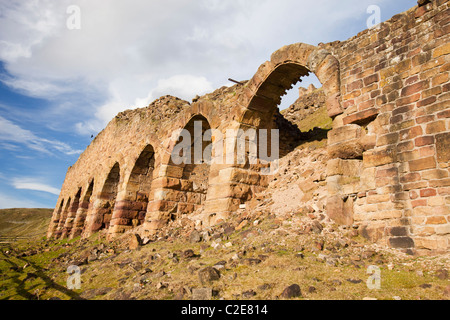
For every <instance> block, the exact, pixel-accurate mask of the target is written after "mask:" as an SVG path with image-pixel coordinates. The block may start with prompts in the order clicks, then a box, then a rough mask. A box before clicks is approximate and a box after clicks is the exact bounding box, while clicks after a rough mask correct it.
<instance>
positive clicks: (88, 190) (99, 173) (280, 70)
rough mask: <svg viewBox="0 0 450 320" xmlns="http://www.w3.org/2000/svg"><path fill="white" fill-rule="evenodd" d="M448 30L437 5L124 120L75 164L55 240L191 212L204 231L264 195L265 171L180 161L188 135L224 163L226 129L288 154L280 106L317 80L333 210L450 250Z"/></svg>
mask: <svg viewBox="0 0 450 320" xmlns="http://www.w3.org/2000/svg"><path fill="white" fill-rule="evenodd" d="M449 25H450V14H449V2H448V1H443V0H437V1H432V2H430V3H428V4H425V5H422V6H420V7H414V8H411V9H410V10H409V11H407V12H405V13H402V14H399V15H396V16H394V17H393V18H392V19H390V20H389V21H387V22H384V23H382V24H381V25H379V26H378V27H376V28H373V29H370V30H365V31H363V32H361V33H360V34H358V35H356V36H355V37H353V38H351V39H348V40H347V41H343V42H333V43H328V44H320V45H319V46H318V47H315V46H311V45H307V44H302V43H298V44H293V45H289V46H285V47H283V48H281V49H279V50H278V51H276V52H275V53H274V54H273V55H272V56H271V59H270V61H267V62H265V63H263V64H262V65H261V66H260V68H259V69H258V70H257V72H256V74H255V75H254V76H253V78H252V79H250V80H249V81H244V82H242V83H241V84H237V85H235V86H233V87H230V88H227V87H223V88H221V89H218V90H216V91H215V92H213V93H211V94H207V95H205V96H203V97H199V98H196V99H195V101H194V102H192V103H188V102H186V101H182V100H179V99H177V98H174V97H169V96H167V97H162V98H160V99H158V100H156V101H155V102H153V103H152V104H151V105H150V106H148V107H147V108H143V109H136V110H132V111H126V112H123V113H120V114H119V115H118V116H117V117H116V118H115V119H113V120H112V121H111V122H110V123H109V124H108V126H107V127H106V128H105V129H104V130H103V131H102V132H101V133H100V134H99V135H98V136H97V137H96V138H95V140H94V141H93V142H92V143H91V145H90V146H89V147H88V148H87V149H86V150H85V152H84V153H83V154H82V155H81V156H80V158H79V160H78V161H77V162H76V163H75V164H74V166H73V167H71V168H69V170H68V172H67V175H66V179H65V182H64V185H63V187H62V190H61V194H60V197H59V199H58V203H57V205H56V208H55V212H54V215H53V219H52V222H51V225H50V227H49V231H48V236H49V237H75V236H79V235H83V236H89V235H91V234H92V233H94V232H96V231H98V230H102V229H107V230H108V234H109V235H110V236H111V237H113V236H115V235H118V234H120V233H123V232H125V231H127V230H131V229H133V228H135V227H137V226H139V225H142V226H143V229H144V230H145V232H146V233H147V234H150V235H151V234H154V233H155V232H156V231H157V230H158V229H160V228H161V227H163V226H165V225H166V224H167V223H168V221H170V220H174V219H183V218H186V217H191V216H192V215H196V217H197V219H200V220H201V221H202V223H203V225H206V226H208V225H211V224H215V223H217V222H219V221H221V220H222V219H226V218H228V217H230V216H232V215H233V213H234V212H236V210H237V209H238V208H239V206H240V205H241V204H243V203H245V202H246V201H249V200H251V199H252V198H253V197H254V195H255V194H257V193H260V192H261V191H263V190H264V189H265V188H266V187H267V184H268V181H269V177H268V176H266V175H263V174H261V169H262V168H263V167H264V165H263V164H262V163H261V162H260V161H258V162H257V163H256V164H251V163H249V162H248V161H247V162H246V163H245V164H220V162H216V161H213V162H212V163H211V164H206V163H203V164H188V165H183V164H176V163H174V162H173V161H172V157H171V155H172V153H173V152H176V145H177V142H178V141H179V140H180V137H179V134H180V130H182V129H187V131H188V132H192V131H193V130H194V129H193V123H194V121H200V122H201V123H202V128H203V130H207V129H212V130H213V136H212V142H213V146H216V144H219V143H220V144H221V145H222V146H225V148H224V151H225V154H226V153H227V152H229V153H234V152H235V150H234V149H231V148H230V147H229V146H234V145H235V144H236V141H237V140H236V139H238V138H230V137H228V136H226V132H227V130H228V129H243V130H246V129H255V130H257V131H258V130H260V129H272V128H278V129H280V130H281V133H280V137H281V149H282V152H281V156H283V155H284V154H286V153H287V152H290V151H292V149H293V148H295V139H297V136H300V135H297V134H298V132H299V130H298V128H296V127H295V125H292V124H289V123H290V122H289V121H288V120H287V119H285V118H283V116H282V115H280V113H279V112H278V109H277V106H278V104H279V103H280V101H281V96H282V95H284V94H285V93H286V91H287V90H289V89H290V88H292V87H293V85H295V83H297V82H298V81H299V80H300V79H301V77H303V76H305V75H307V74H309V73H314V74H315V75H316V76H317V78H318V79H319V81H320V82H321V83H322V88H321V89H320V90H318V91H315V94H316V95H317V99H318V100H319V101H321V104H325V108H326V110H327V111H326V113H327V116H328V117H330V118H332V119H333V124H332V130H330V131H329V132H328V156H329V158H330V160H329V161H328V164H327V170H326V175H327V198H328V199H327V205H326V211H327V214H328V215H329V216H330V217H332V218H333V219H334V220H335V221H336V222H338V223H340V224H347V225H358V226H359V230H360V232H361V234H362V235H363V236H365V237H367V238H369V239H371V240H372V241H375V242H379V243H381V244H384V245H387V246H391V247H396V248H402V249H406V250H415V251H417V252H419V253H420V252H422V251H424V250H433V251H439V250H440V251H448V250H449V246H450V242H449V237H450V214H449V213H450V177H449V170H450V169H449V164H448V163H449V158H450V153H449V151H448V147H449V146H450V120H449V110H450V103H449V92H448V91H449V87H450V84H449V65H450V46H449ZM313 91H314V90H313ZM299 105H302V104H299ZM317 107H319V106H314V108H317ZM294 109H295V108H291V109H290V110H288V113H287V114H286V113H285V114H286V116H287V118H288V119H289V120H291V122H295V121H292V119H290V118H289V117H291V118H292V116H293V114H291V113H295V112H294V111H293V110H294ZM297 112H302V113H304V114H309V113H308V112H303V111H299V110H297ZM214 130H216V131H214ZM214 132H215V133H214ZM217 133H221V135H219V134H217ZM219 136H220V137H225V138H223V139H222V138H220V139H219ZM206 146H207V144H205V142H203V144H202V147H203V150H205V147H206ZM227 147H228V150H227ZM174 148H175V149H174ZM206 150H209V149H206ZM212 150H216V149H215V148H213V149H212ZM205 154H206V156H210V157H211V158H212V159H217V157H218V155H217V154H215V153H214V151H211V152H210V154H209V155H208V153H207V152H206V153H205Z"/></svg>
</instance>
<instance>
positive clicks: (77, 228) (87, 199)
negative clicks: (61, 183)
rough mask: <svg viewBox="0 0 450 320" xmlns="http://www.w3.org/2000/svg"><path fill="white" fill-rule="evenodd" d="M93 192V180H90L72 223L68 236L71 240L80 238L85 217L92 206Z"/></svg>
mask: <svg viewBox="0 0 450 320" xmlns="http://www.w3.org/2000/svg"><path fill="white" fill-rule="evenodd" d="M93 191H94V179H92V180H91V182H90V183H89V187H88V188H87V190H86V193H85V194H84V196H83V200H82V201H81V202H80V205H79V206H78V210H77V214H76V217H75V220H74V222H73V228H72V232H71V234H70V238H71V239H72V238H75V237H78V236H80V235H81V234H82V232H83V228H84V225H85V222H86V216H87V213H88V210H89V209H90V207H91V204H92V202H91V197H92V193H93Z"/></svg>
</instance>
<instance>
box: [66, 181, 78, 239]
mask: <svg viewBox="0 0 450 320" xmlns="http://www.w3.org/2000/svg"><path fill="white" fill-rule="evenodd" d="M80 198H81V188H79V189H78V192H77V194H76V195H75V198H74V199H73V202H72V205H71V206H70V210H69V214H68V216H67V219H66V222H65V223H64V228H63V232H62V235H61V238H66V237H67V236H69V235H70V233H71V231H72V227H73V223H74V221H75V217H76V215H77V211H78V207H79V205H80Z"/></svg>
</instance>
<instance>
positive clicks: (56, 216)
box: [47, 199, 64, 238]
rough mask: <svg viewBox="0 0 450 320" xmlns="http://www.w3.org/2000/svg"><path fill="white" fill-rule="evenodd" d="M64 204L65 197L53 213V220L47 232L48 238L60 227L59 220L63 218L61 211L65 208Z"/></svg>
mask: <svg viewBox="0 0 450 320" xmlns="http://www.w3.org/2000/svg"><path fill="white" fill-rule="evenodd" d="M63 206H64V199H62V200H61V202H60V204H59V206H56V208H58V209H56V211H55V212H54V214H53V217H52V221H51V224H50V227H49V230H48V233H47V237H48V238H51V237H53V236H54V235H55V231H56V229H57V227H58V224H59V220H60V219H61V213H62V210H63Z"/></svg>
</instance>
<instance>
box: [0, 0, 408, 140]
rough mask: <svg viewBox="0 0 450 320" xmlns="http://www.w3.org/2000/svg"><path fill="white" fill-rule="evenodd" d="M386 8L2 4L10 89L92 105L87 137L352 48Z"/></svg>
mask: <svg viewBox="0 0 450 320" xmlns="http://www.w3.org/2000/svg"><path fill="white" fill-rule="evenodd" d="M407 1H408V2H409V1H410V0H403V1H396V3H398V2H407ZM382 3H388V1H387V0H347V1H328V0H316V1H314V2H310V1H298V0H283V1H274V0H227V1H219V0H198V1H191V0H165V1H162V0H160V1H156V0H155V1H144V0H129V1H122V0H109V1H108V2H107V3H106V2H104V1H92V0H60V1H52V0H28V1H22V0H10V1H1V2H0V12H1V13H2V14H1V15H0V60H2V61H3V62H4V66H5V68H6V70H7V72H8V73H9V75H10V77H6V78H3V79H0V81H2V82H4V83H5V84H6V85H8V86H10V87H12V88H14V89H16V90H19V91H20V92H23V93H26V94H28V95H31V96H35V97H41V98H48V99H51V100H52V101H53V102H55V104H56V105H57V106H59V105H61V106H62V105H64V104H65V102H67V100H68V99H71V97H72V96H74V95H77V96H81V97H84V98H81V99H80V101H79V102H77V103H79V106H78V107H77V106H76V105H75V106H74V107H75V108H76V109H77V110H80V113H81V112H82V114H79V115H74V116H73V120H72V121H73V123H72V128H73V127H74V126H76V129H77V131H78V132H79V133H85V134H86V133H90V132H95V131H99V129H101V128H102V127H103V126H104V125H105V124H106V123H107V122H108V121H109V120H111V119H112V118H113V117H114V116H115V115H116V114H117V112H120V111H123V110H125V109H129V108H132V107H140V106H143V105H146V104H148V103H149V102H151V101H150V100H151V99H155V98H158V97H159V95H165V94H173V95H179V96H180V98H183V99H186V100H189V99H191V98H193V97H194V96H195V95H197V94H202V93H204V90H212V89H211V88H219V87H221V86H223V85H226V84H227V83H228V82H227V79H228V78H229V77H231V78H234V79H237V80H246V79H249V78H251V77H252V76H253V74H254V73H255V72H256V70H257V68H258V67H259V65H260V64H261V63H263V62H264V61H265V60H267V59H269V57H270V54H271V53H272V52H273V51H275V50H277V49H278V48H280V47H281V46H283V45H285V44H290V43H294V42H306V43H311V44H317V43H318V42H327V41H333V40H337V39H338V38H341V40H344V39H345V37H346V36H347V35H346V34H348V36H351V35H353V34H356V32H358V31H361V30H362V29H364V28H365V26H364V22H365V19H366V18H367V16H366V8H367V6H368V5H369V4H382ZM69 5H77V6H79V7H80V9H81V29H80V30H69V29H68V28H67V26H66V20H67V18H68V17H69V16H68V15H67V12H66V9H67V7H68V6H69ZM381 8H382V10H383V6H382V7H381ZM382 12H384V11H382ZM355 21H359V22H358V23H360V24H361V22H362V23H363V24H362V25H360V24H356V25H355ZM355 29H359V30H355ZM343 34H344V36H342V35H343ZM342 37H344V39H342ZM181 75H183V76H181ZM186 75H189V76H186ZM189 77H192V78H189ZM189 79H191V80H192V81H188V80H189ZM169 82H170V83H169ZM69 96H70V98H68V97H69ZM87 100H92V101H95V102H92V104H93V105H92V108H91V105H89V107H86V101H87ZM66 105H67V103H66ZM81 110H82V111H81ZM56 113H57V112H56Z"/></svg>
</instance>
